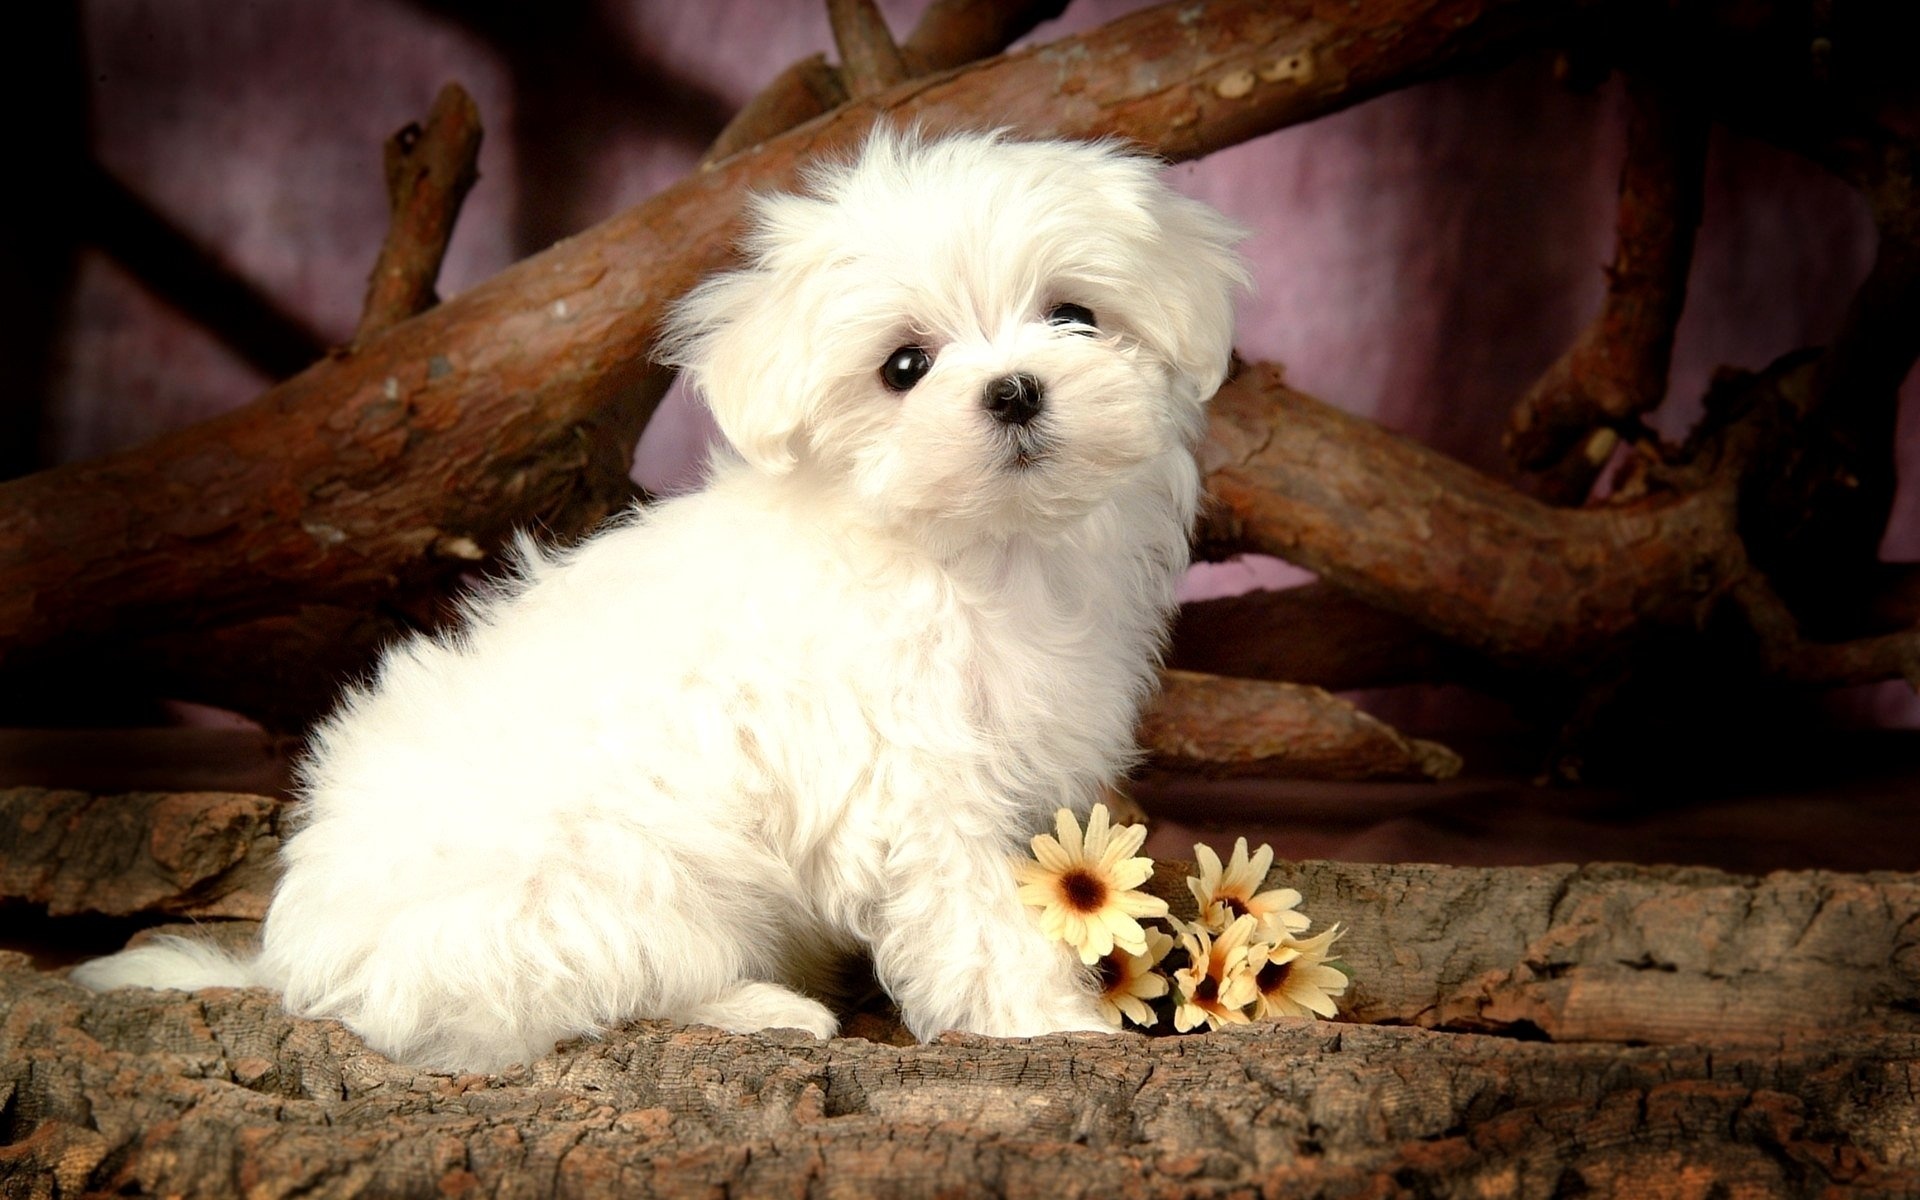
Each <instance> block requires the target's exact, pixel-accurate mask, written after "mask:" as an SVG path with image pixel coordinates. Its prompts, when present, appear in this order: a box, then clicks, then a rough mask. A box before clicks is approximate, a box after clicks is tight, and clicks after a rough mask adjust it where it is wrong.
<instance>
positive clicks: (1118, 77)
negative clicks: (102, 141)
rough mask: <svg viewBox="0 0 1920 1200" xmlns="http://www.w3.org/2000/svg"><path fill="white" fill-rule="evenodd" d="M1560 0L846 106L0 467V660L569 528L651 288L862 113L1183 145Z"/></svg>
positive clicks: (343, 592) (724, 246)
mask: <svg viewBox="0 0 1920 1200" xmlns="http://www.w3.org/2000/svg"><path fill="white" fill-rule="evenodd" d="M1566 9H1567V4H1565V3H1555V2H1551V0H1508V2H1505V3H1494V4H1489V5H1485V6H1481V7H1478V8H1476V9H1474V10H1473V11H1472V13H1470V14H1463V13H1462V12H1461V11H1460V10H1459V9H1458V8H1457V7H1456V6H1454V5H1452V4H1449V3H1446V2H1444V0H1423V2H1421V3H1414V4H1408V3H1405V2H1395V3H1388V2H1387V0H1374V2H1371V3H1363V4H1359V5H1356V6H1352V7H1349V8H1342V9H1340V10H1338V14H1337V15H1332V16H1330V15H1328V14H1327V13H1326V12H1324V11H1323V10H1321V9H1320V8H1319V7H1318V6H1316V5H1314V4H1312V3H1309V2H1308V0H1290V2H1288V3H1281V4H1270V3H1256V2H1255V0H1215V2H1214V3H1211V4H1206V5H1201V6H1198V7H1196V6H1194V5H1191V4H1186V3H1181V4H1169V5H1164V6H1161V7H1157V8H1152V9H1147V10H1143V11H1141V12H1138V13H1135V14H1132V15H1130V16H1128V17H1125V18H1123V19H1121V20H1119V21H1116V22H1114V23H1113V24H1111V25H1108V26H1106V27H1104V28H1102V29H1099V30H1096V31H1094V32H1092V33H1089V34H1086V35H1083V36H1081V37H1076V38H1071V39H1067V40H1065V41H1063V42H1060V43H1056V44H1054V45H1052V46H1047V47H1039V48H1036V49H1032V50H1026V51H1022V52H1020V53H1017V54H1009V55H1006V56H1003V57H1002V58H999V59H995V60H992V61H990V62H987V63H983V64H980V65H978V66H975V67H973V68H971V69H967V70H963V71H960V72H956V73H953V74H948V75H944V76H938V77H934V78H930V79H925V80H916V81H913V82H910V83H908V84H905V85H902V87H900V88H897V89H894V90H893V91H890V92H887V93H884V94H882V95H880V96H876V97H873V98H871V99H869V100H866V101H859V102H855V103H852V104H849V105H847V106H846V107H845V108H843V109H842V110H840V111H838V112H836V113H835V114H833V115H832V116H831V117H829V118H826V119H823V120H820V121H817V122H815V123H813V124H811V125H808V126H806V127H805V128H802V129H799V130H795V131H793V132H792V133H790V134H787V135H784V136H783V137H781V138H778V139H776V140H774V141H772V142H768V143H766V144H764V145H763V146H761V147H760V148H759V149H758V150H757V151H754V152H750V153H743V154H739V155H736V156H734V157H733V158H731V159H729V160H727V161H726V162H725V163H723V164H720V165H717V166H715V167H714V168H713V169H711V170H708V171H705V172H702V173H700V174H697V175H695V176H693V177H691V178H689V179H687V180H685V181H683V182H682V183H681V184H679V185H676V186H675V187H672V188H669V189H667V190H666V191H664V192H662V193H660V194H659V195H657V196H655V197H654V198H653V199H651V200H649V201H648V202H646V203H644V204H642V205H640V206H638V207H636V208H634V209H631V210H629V211H627V212H626V213H623V214H621V215H619V216H617V217H614V218H613V219H611V220H609V221H607V222H605V223H603V224H602V225H600V226H597V227H596V228H594V229H591V230H588V231H586V232H585V233H583V234H581V235H579V236H577V237H574V238H572V239H569V240H568V241H566V242H564V243H562V244H560V245H558V246H556V247H555V248H553V249H551V250H549V251H546V252H544V253H542V254H540V255H537V256H535V257H533V258H530V259H528V260H526V261H525V262H522V263H520V264H518V265H517V266H515V267H513V268H512V269H510V270H508V271H506V272H503V273H502V274H501V275H499V276H497V277H496V278H494V279H493V280H490V281H489V282H487V283H486V284H483V285H481V286H479V287H476V288H474V289H472V290H471V291H469V292H467V293H466V294H464V295H462V296H459V297H456V298H454V299H453V300H450V301H448V302H446V303H443V304H440V305H437V306H436V307H434V308H432V309H430V310H429V311H427V312H425V313H423V314H421V315H420V316H417V317H414V318H411V319H410V320H407V321H404V322H402V323H400V324H399V325H396V326H393V327H392V328H390V329H388V330H387V331H386V332H385V333H383V334H380V335H379V336H377V337H376V338H374V339H372V340H371V341H370V342H369V343H368V344H367V345H365V346H364V347H362V348H360V349H359V350H358V351H356V352H354V353H349V354H345V355H342V356H339V357H335V358H329V359H327V360H325V361H323V362H321V363H318V364H316V365H315V366H314V367H312V368H310V369H309V370H307V371H305V372H303V373H302V374H301V375H299V376H297V377H295V378H294V379H291V380H288V381H287V382H286V383H284V384H282V385H280V386H279V387H277V388H275V389H274V390H273V391H271V392H269V393H268V394H267V395H265V396H263V397H262V398H261V399H260V400H258V401H256V402H255V403H253V404H251V405H249V406H247V407H246V408H243V409H241V410H239V411H237V412H233V413H229V414H227V415H225V416H222V417H219V418H215V419H214V420H212V421H208V422H205V423H202V424H200V425H197V426H194V427H193V428H191V429H187V430H182V431H179V432H177V433H174V434H171V435H169V436H167V437H163V438H161V439H158V440H156V441H154V442H152V443H149V444H148V445H146V446H144V447H141V448H139V449H137V450H134V451H131V452H128V453H125V454H120V455H116V456H113V457H111V458H107V459H103V460H99V461H96V462H92V463H83V464H76V465H73V466H68V467H62V468H59V469H56V470H53V471H49V472H44V473H42V474H40V475H37V476H33V477H30V478H28V479H24V480H18V481H14V482H11V483H8V484H5V485H0V663H14V662H17V660H18V659H19V658H20V657H21V656H22V655H23V654H24V653H26V652H28V651H33V650H50V649H51V648H53V646H54V644H55V643H57V642H58V641H60V640H62V639H74V638H87V637H93V636H98V635H101V634H105V633H108V632H119V633H133V632H140V631H148V630H154V629H161V628H172V627H193V626H201V625H206V624H212V623H222V622H229V621H232V620H236V619H242V618H245V617H248V616H252V615H255V614H259V613H262V612H264V611H268V610H271V609H273V608H275V607H276V606H280V605H284V604H285V603H286V602H287V601H288V600H289V599H294V598H297V599H298V600H300V601H302V602H307V603H320V604H345V605H348V606H359V605H365V604H368V603H369V602H371V601H372V600H374V599H376V598H378V597H380V596H383V595H387V594H390V593H391V592H393V591H394V590H395V589H396V588H406V587H408V586H410V585H412V586H418V585H422V584H425V583H427V582H429V581H433V580H443V579H445V578H447V577H449V576H450V575H452V574H453V573H455V572H457V571H458V570H459V569H460V568H461V567H462V566H463V565H464V563H465V562H466V558H467V556H466V553H465V548H468V547H477V548H479V549H480V550H481V551H482V552H487V551H490V550H491V549H492V548H493V547H496V546H498V545H499V544H501V542H502V541H503V539H504V538H505V537H506V536H507V533H508V531H509V530H510V529H511V528H512V527H514V526H516V525H526V524H543V525H545V526H546V527H547V528H548V529H550V530H551V531H553V532H554V533H556V534H558V535H560V536H562V537H565V536H569V535H572V534H574V533H576V532H578V531H580V530H582V529H584V528H587V527H589V526H590V525H591V524H593V523H594V522H595V521H597V520H599V519H600V518H601V517H603V516H604V515H605V514H607V513H608V512H610V511H612V510H614V509H616V508H618V507H620V506H622V505H624V504H626V503H627V502H628V501H629V499H630V496H631V490H630V485H629V484H628V482H627V478H626V472H627V465H628V457H629V453H630V449H631V446H632V443H633V440H634V438H635V437H636V436H637V433H638V430H639V427H640V425H641V424H642V423H643V421H644V420H645V417H646V416H647V414H648V412H649V411H650V409H651V407H652V404H653V403H654V400H655V396H654V395H652V394H650V385H651V383H652V379H651V377H650V374H649V372H648V370H647V368H646V365H645V364H646V356H647V351H648V348H649V346H650V344H651V342H652V339H653V335H654V332H655V330H656V329H657V328H658V324H659V321H660V318H661V316H662V314H663V313H664V311H665V308H666V306H667V304H668V303H669V302H670V301H671V300H672V298H673V297H675V296H677V295H678V294H680V293H681V292H682V291H684V290H685V289H686V288H687V287H689V286H690V285H691V284H692V283H693V282H694V280H695V279H697V278H698V277H699V275H700V274H702V273H703V272H705V271H707V270H710V269H712V268H713V267H716V266H718V265H720V264H722V263H724V262H725V261H726V260H727V258H728V254H729V248H730V245H731V242H732V238H733V235H734V233H735V232H736V229H737V221H738V218H739V215H740V206H741V204H742V202H743V200H744V198H745V196H746V195H747V193H748V191H749V189H751V188H769V187H785V186H791V185H793V183H794V182H795V179H796V172H797V170H798V168H799V166H800V165H801V164H802V163H804V162H805V161H806V160H808V159H809V158H811V157H813V156H815V155H819V154H823V153H832V152H839V151H842V150H844V149H845V148H847V147H848V146H850V145H852V144H853V143H855V142H856V141H857V140H858V138H859V137H860V136H861V134H862V133H863V132H864V131H865V130H866V129H867V128H868V127H869V126H870V125H871V124H872V123H873V122H874V121H875V120H876V119H880V118H882V117H885V118H887V119H892V120H906V119H914V120H918V121H920V122H921V123H923V124H924V125H925V126H926V127H927V128H929V129H931V130H934V131H938V130H940V129H945V128H953V127H957V126H970V127H977V126H979V125H981V124H983V123H992V124H997V125H1006V126H1010V127H1012V128H1015V129H1018V130H1020V131H1022V132H1026V133H1031V134H1040V133H1055V134H1063V135H1067V136H1076V137H1084V136H1092V135H1097V134H1115V135H1118V136H1122V137H1127V138H1132V139H1134V140H1136V141H1139V142H1140V143H1142V144H1143V145H1146V146H1148V147H1150V148H1152V149H1154V150H1156V151H1158V152H1159V153H1162V154H1165V155H1167V156H1168V157H1171V158H1176V159H1179V158H1188V157H1193V156H1196V155H1201V154H1205V153H1207V152H1209V151H1211V150H1214V149H1217V148H1219V147H1221V146H1226V145H1231V144H1234V143H1236V142H1238V141H1242V140H1245V139H1246V138H1248V137H1252V136H1255V135H1256V134H1258V133H1261V132H1265V131H1267V130H1270V129H1275V128H1279V127H1281V126H1283V125H1288V124H1292V123H1295V122H1298V121H1302V120H1306V119H1308V118H1310V117H1313V116H1318V115H1321V114H1323V113H1326V112H1331V111H1334V110H1336V109H1339V108H1344V107H1347V106H1349V105H1352V104H1355V103H1358V102H1360V101H1361V100H1364V99H1366V98H1368V97H1371V96H1374V95H1377V94H1379V93H1381V92H1383V91H1387V90H1390V89H1392V88H1394V87H1397V86H1401V85H1403V84H1405V83H1407V82H1409V81H1411V80H1413V79H1415V78H1424V77H1428V76H1431V75H1433V74H1435V73H1437V72H1440V71H1443V70H1445V69H1447V68H1448V67H1449V66H1453V65H1456V64H1459V63H1461V62H1464V61H1469V60H1470V59H1472V58H1473V57H1474V56H1477V55H1480V54H1483V53H1485V52H1487V51H1489V50H1493V49H1497V48H1502V47H1514V46H1518V45H1520V44H1521V43H1522V42H1523V41H1524V40H1525V39H1526V37H1527V36H1529V35H1533V36H1537V35H1538V33H1539V31H1540V30H1541V29H1543V28H1545V27H1547V26H1548V25H1549V24H1551V23H1552V22H1553V21H1554V20H1555V19H1557V18H1558V17H1559V16H1561V15H1562V14H1563V13H1564V12H1565V11H1566ZM1276 64H1290V65H1289V66H1288V69H1287V70H1285V71H1282V70H1280V69H1278V67H1277V66H1276ZM989 111H990V112H991V113H992V114H993V115H992V119H991V122H987V121H984V120H983V118H982V114H983V113H985V112H989Z"/></svg>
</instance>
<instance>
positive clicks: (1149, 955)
mask: <svg viewBox="0 0 1920 1200" xmlns="http://www.w3.org/2000/svg"><path fill="white" fill-rule="evenodd" d="M1146 933H1147V952H1146V953H1145V954H1129V953H1127V952H1126V951H1125V950H1122V949H1120V948H1118V947H1115V948H1114V950H1113V952H1112V953H1111V954H1108V955H1106V956H1104V957H1102V958H1101V960H1100V967H1099V970H1100V1012H1101V1014H1102V1015H1103V1016H1105V1017H1106V1018H1107V1023H1108V1024H1110V1025H1112V1026H1113V1027H1114V1028H1115V1029H1118V1028H1120V1019H1121V1017H1123V1016H1124V1017H1125V1018H1126V1019H1127V1020H1129V1021H1132V1022H1133V1023H1134V1024H1135V1025H1138V1026H1140V1027H1141V1028H1142V1029H1148V1028H1151V1027H1152V1026H1153V1025H1155V1024H1156V1023H1157V1022H1158V1021H1159V1020H1160V1018H1159V1017H1157V1016H1155V1015H1154V1012H1153V1009H1151V1008H1149V1007H1148V1006H1147V1001H1149V1000H1157V999H1159V998H1160V997H1161V996H1164V995H1166V994H1167V977H1166V976H1165V975H1162V974H1161V973H1160V972H1159V971H1158V970H1156V969H1155V968H1157V967H1158V966H1159V965H1160V962H1161V960H1162V959H1164V958H1166V956H1167V951H1169V950H1171V949H1173V939H1172V938H1170V937H1168V936H1167V935H1166V934H1164V933H1161V932H1160V931H1159V930H1158V929H1149V930H1147V931H1146Z"/></svg>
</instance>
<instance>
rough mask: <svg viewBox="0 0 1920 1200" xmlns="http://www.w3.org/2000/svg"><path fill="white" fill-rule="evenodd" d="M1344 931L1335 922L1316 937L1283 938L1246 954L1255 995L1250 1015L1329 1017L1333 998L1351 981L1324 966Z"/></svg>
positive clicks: (1261, 1016)
mask: <svg viewBox="0 0 1920 1200" xmlns="http://www.w3.org/2000/svg"><path fill="white" fill-rule="evenodd" d="M1344 932H1346V931H1345V930H1343V929H1341V928H1340V927H1339V926H1338V925H1336V926H1334V927H1333V928H1332V929H1329V930H1327V931H1326V932H1325V933H1322V934H1320V935H1318V936H1317V937H1310V938H1300V939H1297V940H1296V939H1294V938H1291V937H1288V938H1282V939H1281V940H1280V941H1279V942H1278V943H1276V944H1270V945H1262V946H1255V947H1254V948H1253V951H1252V953H1251V954H1250V955H1249V957H1248V968H1249V969H1250V970H1251V971H1252V973H1253V980H1254V987H1255V989H1256V991H1257V992H1258V997H1257V999H1256V1001H1255V1003H1254V1007H1253V1015H1254V1017H1255V1019H1257V1020H1265V1019H1266V1018H1268V1017H1308V1016H1315V1017H1331V1016H1333V1015H1334V1013H1335V1012H1336V1011H1337V1008H1336V1006H1335V1005H1334V1002H1333V998H1334V997H1335V996H1338V995H1341V994H1342V993H1344V992H1345V991H1346V990H1347V984H1348V983H1349V982H1350V981H1349V980H1348V979H1347V977H1346V976H1345V975H1344V974H1342V973H1341V972H1339V971H1337V970H1335V969H1334V968H1332V967H1329V966H1327V965H1326V964H1327V951H1328V950H1329V949H1330V948H1331V947H1332V946H1333V943H1334V942H1336V941H1338V940H1339V939H1340V936H1341V934H1343V933H1344Z"/></svg>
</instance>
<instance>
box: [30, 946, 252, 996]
mask: <svg viewBox="0 0 1920 1200" xmlns="http://www.w3.org/2000/svg"><path fill="white" fill-rule="evenodd" d="M67 978H69V979H71V980H73V981H74V982H75V983H77V984H79V985H80V986H81V987H84V988H90V989H91V990H93V991H96V992H109V991H112V990H113V989H114V988H123V987H144V988H178V989H179V990H181V991H183V992H190V991H194V990H196V989H198V988H210V987H272V986H274V984H273V982H272V981H271V980H269V979H267V978H266V975H265V972H263V971H262V970H261V969H260V964H259V960H258V958H257V957H256V956H254V955H245V956H243V955H239V954H235V953H233V952H231V951H228V950H223V949H221V948H220V947H219V946H216V945H214V944H213V943H211V942H203V941H198V940H196V939H194V938H184V937H173V936H171V935H162V936H160V937H156V938H154V939H153V940H152V941H149V942H147V943H146V944H145V945H141V946H135V947H133V948H132V949H131V950H122V951H120V952H119V953H118V954H109V955H107V956H106V957H105V958H96V959H94V960H93V961H92V962H88V963H82V964H80V965H79V966H77V967H75V968H74V969H73V972H72V974H70V975H68V976H67Z"/></svg>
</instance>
